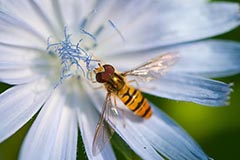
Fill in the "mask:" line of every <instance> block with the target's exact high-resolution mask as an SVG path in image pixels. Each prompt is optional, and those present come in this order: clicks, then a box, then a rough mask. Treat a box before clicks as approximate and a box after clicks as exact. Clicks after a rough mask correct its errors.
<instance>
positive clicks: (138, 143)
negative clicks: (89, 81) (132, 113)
mask: <svg viewBox="0 0 240 160" xmlns="http://www.w3.org/2000/svg"><path fill="white" fill-rule="evenodd" d="M84 87H86V88H85V89H86V92H87V93H88V94H89V96H90V97H91V98H92V101H93V103H94V104H95V106H96V107H97V109H98V110H99V112H100V111H101V107H102V104H103V103H104V99H105V97H104V94H102V92H100V91H96V90H93V89H92V88H89V87H87V85H85V86H84ZM99 92H100V93H99ZM120 104H121V103H120ZM87 108H90V107H86V109H87ZM89 110H90V109H89ZM95 116H97V113H95ZM117 120H118V119H117ZM85 123H89V118H88V117H87V115H86V117H85ZM85 123H84V124H85ZM116 124H118V127H117V128H116V131H117V133H118V134H119V135H120V136H121V137H122V139H123V140H124V141H125V142H126V143H127V144H128V145H129V146H130V147H131V148H132V149H133V150H134V151H135V152H136V153H137V154H138V155H139V156H141V157H142V158H143V159H155V160H161V159H163V158H162V157H161V156H160V155H159V154H158V153H157V151H156V150H155V148H154V147H153V146H152V145H151V144H150V142H149V141H148V140H147V139H146V137H145V136H143V135H142V133H141V132H138V130H137V129H135V128H131V127H126V128H124V127H123V120H122V119H121V120H119V122H116ZM92 125H93V128H92V129H94V126H96V125H97V119H96V120H95V122H93V123H92ZM126 125H127V126H128V122H127V124H126ZM89 133H91V132H89ZM92 138H93V135H92ZM90 142H91V141H90ZM85 146H86V144H85Z"/></svg>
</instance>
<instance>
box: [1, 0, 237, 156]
mask: <svg viewBox="0 0 240 160" xmlns="http://www.w3.org/2000/svg"><path fill="white" fill-rule="evenodd" d="M0 7H1V11H0V30H1V31H0V34H1V36H0V51H1V54H0V70H1V72H0V80H1V81H2V82H5V83H8V84H12V85H15V86H13V87H12V88H10V89H8V90H7V91H5V92H3V93H2V94H1V95H0V117H1V121H0V142H2V141H4V140H5V139H7V138H8V137H9V136H11V135H12V134H14V133H15V132H16V131H17V130H18V129H19V128H20V127H22V126H23V125H24V124H25V123H26V122H27V121H29V120H30V119H31V118H32V117H33V116H34V115H35V114H36V113H37V112H38V111H39V114H38V115H37V117H36V120H35V121H34V123H33V125H32V126H31V129H30V130H29V132H28V134H27V136H26V138H25V140H24V143H23V146H22V149H21V153H20V159H24V160H26V159H76V152H77V138H78V127H79V128H80V131H81V136H82V139H83V143H84V145H85V149H86V153H87V156H88V158H89V159H111V160H112V159H116V157H115V155H114V152H113V150H112V147H111V145H109V144H107V145H106V146H105V148H104V150H103V151H102V152H101V153H100V154H98V155H97V156H93V154H92V152H91V149H92V140H93V136H94V132H95V127H96V124H97V121H98V118H99V115H100V114H99V111H98V110H100V109H101V106H102V104H103V102H104V96H105V94H106V91H105V90H96V89H94V88H92V87H91V86H90V85H89V84H91V82H90V81H89V79H88V78H85V77H87V76H85V75H84V74H83V72H82V71H81V69H80V68H78V66H76V65H77V64H81V65H80V66H79V67H84V66H86V65H87V63H86V62H92V61H90V60H86V59H83V58H79V59H77V63H73V65H72V64H71V63H70V62H74V61H70V62H69V61H68V62H66V66H64V64H65V63H64V61H63V60H64V59H63V58H61V55H60V52H58V51H59V50H58V49H59V47H60V49H61V47H62V48H64V47H63V43H58V42H65V40H71V41H67V42H68V43H66V44H70V46H69V47H70V49H75V50H74V53H76V50H77V49H84V50H85V51H87V53H88V54H87V55H86V56H87V57H89V56H90V55H93V56H96V57H100V58H101V60H102V61H106V62H108V63H111V64H113V66H115V67H117V69H118V70H119V71H124V70H128V69H130V68H133V67H135V66H136V65H139V64H140V63H143V62H145V61H146V60H147V59H150V58H152V57H155V56H157V55H160V54H163V53H166V52H176V51H177V52H178V53H179V55H180V60H179V61H178V63H177V64H176V65H174V66H173V67H172V68H171V70H169V72H168V73H166V75H164V76H162V77H161V78H160V79H157V80H155V81H151V82H150V83H141V82H139V86H140V87H141V89H142V91H143V92H146V93H150V94H153V95H157V96H161V97H165V98H170V99H175V100H182V101H190V102H195V103H199V104H203V105H208V106H222V105H225V104H226V100H227V98H228V95H229V92H230V91H231V88H230V87H231V85H228V84H225V83H222V82H219V81H215V80H210V79H209V78H212V77H222V76H228V75H233V74H236V73H239V71H240V65H239V62H238V59H239V57H240V56H239V54H238V51H239V49H240V44H239V43H236V42H230V41H225V40H203V39H206V38H208V37H211V36H215V35H218V34H221V33H224V32H227V31H229V30H231V29H233V28H234V27H237V26H238V25H239V17H240V15H239V8H238V5H237V4H235V3H226V2H221V3H217V2H215V3H208V2H206V1H204V0H198V1H195V2H194V3H192V2H191V1H189V0H181V1H179V0H173V1H171V2H169V1H168V0H159V1H156V0H145V1H141V3H139V1H137V0H131V1H125V0H124V1H120V0H119V1H117V0H102V1H95V0H90V1H86V2H85V1H83V0H78V1H77V0H69V1H61V0H59V1H53V0H52V1H49V0H43V1H37V0H28V1H24V0H19V1H13V0H9V1H3V0H1V1H0ZM65 26H66V27H67V30H68V33H69V34H71V36H68V34H66V33H67V32H66V31H65V36H64V34H63V30H64V28H65ZM123 38H124V39H123ZM47 39H49V43H47ZM80 39H82V41H81V42H79V40H80ZM124 40H125V41H124ZM200 40H201V41H200ZM55 42H56V43H55ZM78 42H79V45H80V47H78V45H77V44H78ZM55 44H56V45H55ZM51 46H53V47H54V46H57V48H56V50H54V49H53V48H52V47H51ZM74 47H75V48H74ZM68 51H69V50H68ZM81 53H82V52H81ZM93 59H94V58H93ZM61 63H62V64H61ZM74 64H75V65H74ZM68 67H70V68H71V69H69V68H68ZM87 69H88V67H87ZM85 70H86V68H85ZM89 70H90V69H89ZM69 71H70V72H69ZM78 71H80V73H78ZM86 71H87V70H86ZM59 79H60V80H59ZM61 79H62V80H63V81H62V80H61ZM149 88H151V89H149ZM151 105H152V109H153V115H152V117H151V118H150V119H149V120H144V121H142V122H140V123H139V122H138V121H139V117H136V116H133V115H132V116H129V115H128V114H131V113H128V112H127V113H126V114H127V118H126V119H125V121H126V122H125V123H126V127H124V126H123V125H117V127H116V128H115V130H116V132H117V133H118V134H119V135H120V137H121V138H122V139H123V140H124V141H125V142H126V143H127V144H128V145H129V146H130V147H131V148H132V149H133V150H134V151H135V152H136V153H137V154H138V155H139V156H141V157H142V158H143V159H163V157H167V158H168V159H178V160H179V159H208V156H207V155H206V154H205V153H204V152H203V151H202V150H201V148H200V147H199V146H198V145H197V144H196V143H195V142H194V141H193V140H192V139H191V138H190V137H189V136H188V135H187V134H186V133H185V132H184V131H183V130H182V129H181V128H180V127H179V126H178V125H177V124H176V123H175V122H173V121H172V120H171V119H170V118H169V117H168V116H167V115H165V114H164V113H163V112H162V111H160V110H159V109H158V108H157V107H155V106H154V105H153V104H151ZM119 123H120V124H121V123H122V121H120V122H119Z"/></svg>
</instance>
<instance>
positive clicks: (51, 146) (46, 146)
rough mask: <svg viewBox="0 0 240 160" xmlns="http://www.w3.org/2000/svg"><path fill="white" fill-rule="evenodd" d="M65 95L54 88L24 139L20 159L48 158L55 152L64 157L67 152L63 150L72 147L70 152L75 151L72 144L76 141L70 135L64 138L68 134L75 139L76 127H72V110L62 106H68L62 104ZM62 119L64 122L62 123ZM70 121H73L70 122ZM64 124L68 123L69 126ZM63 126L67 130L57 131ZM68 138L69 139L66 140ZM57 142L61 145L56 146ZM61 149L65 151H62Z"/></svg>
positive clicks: (58, 156)
mask: <svg viewBox="0 0 240 160" xmlns="http://www.w3.org/2000/svg"><path fill="white" fill-rule="evenodd" d="M65 96H66V94H65V93H62V92H61V91H60V89H56V90H55V92H54V93H53V94H52V96H51V97H50V98H49V100H48V101H47V102H46V104H45V105H44V106H43V108H42V110H41V111H40V113H39V115H38V116H37V118H36V120H35V121H34V123H33V125H32V127H31V128H30V130H29V132H28V134H27V136H26V138H25V140H24V143H23V147H22V149H21V153H20V159H22V160H32V159H49V158H50V157H51V156H54V155H52V154H53V153H54V154H56V156H57V158H59V159H65V156H66V155H67V154H68V153H66V152H65V151H69V149H73V150H72V151H71V152H76V148H75V147H74V146H72V145H73V144H76V142H73V141H72V140H71V138H70V137H69V139H66V138H68V136H70V135H73V137H72V138H73V139H75V140H76V135H75V134H76V128H72V127H74V121H72V120H73V119H71V118H70V117H71V116H73V115H72V114H71V113H72V112H70V111H69V110H68V109H70V108H68V109H64V107H68V106H64V103H65ZM64 120H66V122H64V123H63V121H64ZM61 122H62V123H63V124H61ZM70 122H73V123H72V124H70ZM75 123H76V121H75ZM61 125H62V126H61ZM66 125H69V128H68V127H67V126H66ZM75 127H76V124H75ZM64 128H68V129H69V130H65V131H64V133H62V132H61V133H59V131H63V129H64ZM68 131H69V132H68ZM66 134H67V135H66ZM68 140H70V141H69V142H67V141H68ZM58 144H59V145H62V146H57V145H58ZM64 147H66V148H64ZM68 147H69V148H68ZM74 148H75V149H74ZM64 149H66V150H64ZM63 150H64V152H65V153H63V152H62V151H63ZM74 154H76V153H74ZM72 158H75V156H74V155H72Z"/></svg>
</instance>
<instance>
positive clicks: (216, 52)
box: [173, 40, 240, 77]
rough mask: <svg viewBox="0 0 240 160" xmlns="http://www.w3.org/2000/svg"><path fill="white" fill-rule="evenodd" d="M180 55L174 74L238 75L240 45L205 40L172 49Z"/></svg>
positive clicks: (239, 71)
mask: <svg viewBox="0 0 240 160" xmlns="http://www.w3.org/2000/svg"><path fill="white" fill-rule="evenodd" d="M173 50H176V51H178V52H179V53H180V54H181V57H180V60H179V62H178V63H177V64H176V66H175V67H174V68H173V71H174V72H181V73H182V72H183V73H190V74H197V75H202V76H207V77H224V76H229V75H234V74H237V73H240V63H239V59H240V52H239V50H240V43H237V42H233V41H224V40H207V41H202V42H197V43H192V44H187V45H183V46H179V47H176V48H174V49H173Z"/></svg>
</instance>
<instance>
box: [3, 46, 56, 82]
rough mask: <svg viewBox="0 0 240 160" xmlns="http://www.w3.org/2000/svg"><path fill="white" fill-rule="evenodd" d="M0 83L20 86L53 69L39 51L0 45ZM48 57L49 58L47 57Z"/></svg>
mask: <svg viewBox="0 0 240 160" xmlns="http://www.w3.org/2000/svg"><path fill="white" fill-rule="evenodd" d="M0 50H1V54H0V81H2V82H5V83H8V84H22V83H27V82H31V81H33V80H38V79H39V78H41V77H43V76H46V75H49V72H51V71H52V70H49V69H47V68H49V67H51V68H52V67H53V66H50V65H51V64H50V63H49V61H47V60H46V59H47V58H48V57H47V56H49V55H46V53H44V52H43V51H41V50H37V49H32V48H25V47H17V46H13V45H4V44H0ZM49 57H50V56H49Z"/></svg>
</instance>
